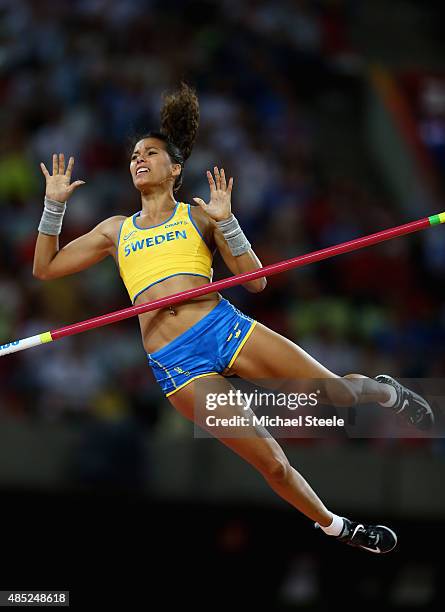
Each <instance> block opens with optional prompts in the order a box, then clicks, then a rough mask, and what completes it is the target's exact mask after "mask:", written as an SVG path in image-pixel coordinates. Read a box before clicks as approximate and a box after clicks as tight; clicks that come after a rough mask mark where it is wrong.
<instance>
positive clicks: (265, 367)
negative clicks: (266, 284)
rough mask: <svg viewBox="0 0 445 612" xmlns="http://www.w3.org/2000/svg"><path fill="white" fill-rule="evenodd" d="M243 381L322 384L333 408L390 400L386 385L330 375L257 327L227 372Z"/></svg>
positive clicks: (285, 340) (288, 343)
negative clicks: (316, 381)
mask: <svg viewBox="0 0 445 612" xmlns="http://www.w3.org/2000/svg"><path fill="white" fill-rule="evenodd" d="M230 373H232V374H236V375H238V376H240V377H241V378H244V379H246V380H252V381H255V380H257V381H258V380H271V381H273V380H278V381H280V380H288V381H290V382H292V381H297V380H298V381H302V384H304V381H308V380H310V379H317V380H318V381H324V385H325V391H326V395H327V396H328V398H329V400H330V401H332V403H333V404H334V405H335V406H353V405H355V404H363V403H369V402H382V403H384V402H387V401H389V400H390V399H391V397H393V393H394V391H393V390H392V388H391V386H390V385H387V384H382V383H379V382H377V381H376V380H373V379H371V378H367V377H366V376H363V375H361V374H348V375H346V376H344V377H341V376H338V375H337V374H334V373H333V372H331V371H330V370H328V369H327V368H325V367H324V366H323V365H322V364H321V363H319V362H318V361H317V360H316V359H314V358H313V357H311V356H310V355H309V354H308V353H307V352H306V351H304V350H303V349H302V348H301V347H299V346H297V345H296V344H295V343H294V342H292V341H291V340H289V339H288V338H285V337H284V336H281V335H280V334H277V333H276V332H274V331H272V330H271V329H269V328H267V327H265V326H264V325H261V323H257V324H256V326H255V329H254V330H253V332H252V334H251V335H250V337H249V338H248V339H247V341H246V343H245V345H244V346H243V348H242V349H241V351H240V353H239V355H238V357H237V359H236V360H235V362H234V364H233V365H232V367H231V368H230Z"/></svg>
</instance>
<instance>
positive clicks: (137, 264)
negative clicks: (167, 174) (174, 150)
mask: <svg viewBox="0 0 445 612" xmlns="http://www.w3.org/2000/svg"><path fill="white" fill-rule="evenodd" d="M140 214H141V212H140V211H139V212H137V213H135V214H134V215H132V216H131V217H127V218H126V219H124V221H123V222H122V225H121V228H120V231H119V237H118V243H117V261H118V264H119V272H120V275H121V277H122V280H123V281H124V284H125V286H126V288H127V291H128V293H129V295H130V299H131V301H132V303H133V304H134V302H135V300H136V298H137V296H138V295H139V294H140V293H142V292H143V291H145V290H146V289H148V288H149V287H151V286H152V285H155V284H156V283H159V282H161V281H163V280H165V279H166V278H170V277H171V276H177V275H178V274H191V275H192V276H203V277H205V278H207V279H208V280H211V274H212V254H211V252H210V250H209V248H208V246H207V244H206V243H205V241H204V238H203V236H202V234H201V232H200V231H199V229H198V226H197V225H196V223H195V221H194V220H193V217H192V214H191V212H190V204H185V203H184V202H176V206H175V209H174V211H173V214H172V215H171V216H170V217H169V218H168V219H167V220H166V221H165V222H164V223H161V224H160V225H154V226H153V227H148V228H145V227H139V226H138V225H137V217H139V216H140Z"/></svg>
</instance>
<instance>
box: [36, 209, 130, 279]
mask: <svg viewBox="0 0 445 612" xmlns="http://www.w3.org/2000/svg"><path fill="white" fill-rule="evenodd" d="M122 219H124V217H121V216H115V217H110V218H108V219H105V221H101V223H99V224H98V225H96V227H94V228H93V229H92V230H91V231H90V232H88V233H87V234H84V235H83V236H80V237H79V238H76V239H75V240H72V241H71V242H69V243H68V244H67V245H65V246H64V247H62V248H61V249H60V250H59V237H58V236H48V235H47V234H42V233H41V232H39V235H38V237H37V242H36V248H35V252H34V264H33V270H32V273H33V275H34V276H35V277H36V278H38V279H40V280H52V279H54V278H60V277H61V276H68V275H69V274H74V273H76V272H80V271H81V270H85V269H86V268H89V267H90V266H93V265H94V264H96V263H98V262H99V261H102V259H105V257H106V256H107V255H111V250H112V249H114V248H115V246H114V243H113V242H112V240H111V239H110V237H109V235H110V234H109V231H110V230H111V227H112V225H114V224H115V223H117V222H119V221H120V220H122Z"/></svg>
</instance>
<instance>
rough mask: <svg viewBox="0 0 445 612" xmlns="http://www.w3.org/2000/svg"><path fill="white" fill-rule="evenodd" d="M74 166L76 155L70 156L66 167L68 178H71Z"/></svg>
mask: <svg viewBox="0 0 445 612" xmlns="http://www.w3.org/2000/svg"><path fill="white" fill-rule="evenodd" d="M73 166H74V157H70V159H69V162H68V167H67V169H66V176H67V178H68V180H71V173H72V171H73Z"/></svg>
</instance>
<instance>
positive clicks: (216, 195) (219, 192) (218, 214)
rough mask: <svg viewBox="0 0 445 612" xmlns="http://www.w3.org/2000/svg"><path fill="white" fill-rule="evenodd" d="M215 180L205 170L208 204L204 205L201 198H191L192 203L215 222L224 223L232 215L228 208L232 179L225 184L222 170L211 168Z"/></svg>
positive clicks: (229, 207)
mask: <svg viewBox="0 0 445 612" xmlns="http://www.w3.org/2000/svg"><path fill="white" fill-rule="evenodd" d="M213 171H214V173H215V178H213V176H212V173H211V172H210V170H207V179H208V181H209V185H210V202H209V203H208V204H206V203H205V202H204V200H201V198H193V200H194V202H196V203H197V204H199V206H201V208H202V209H203V210H204V211H205V212H206V213H207V214H208V215H209V217H211V218H212V219H214V220H215V221H224V219H228V218H229V217H230V215H231V213H232V210H231V206H230V198H231V196H232V187H233V178H230V180H229V184H228V185H227V183H226V175H225V174H224V168H221V172H220V171H219V170H218V167H217V166H215V167H214V168H213Z"/></svg>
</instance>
